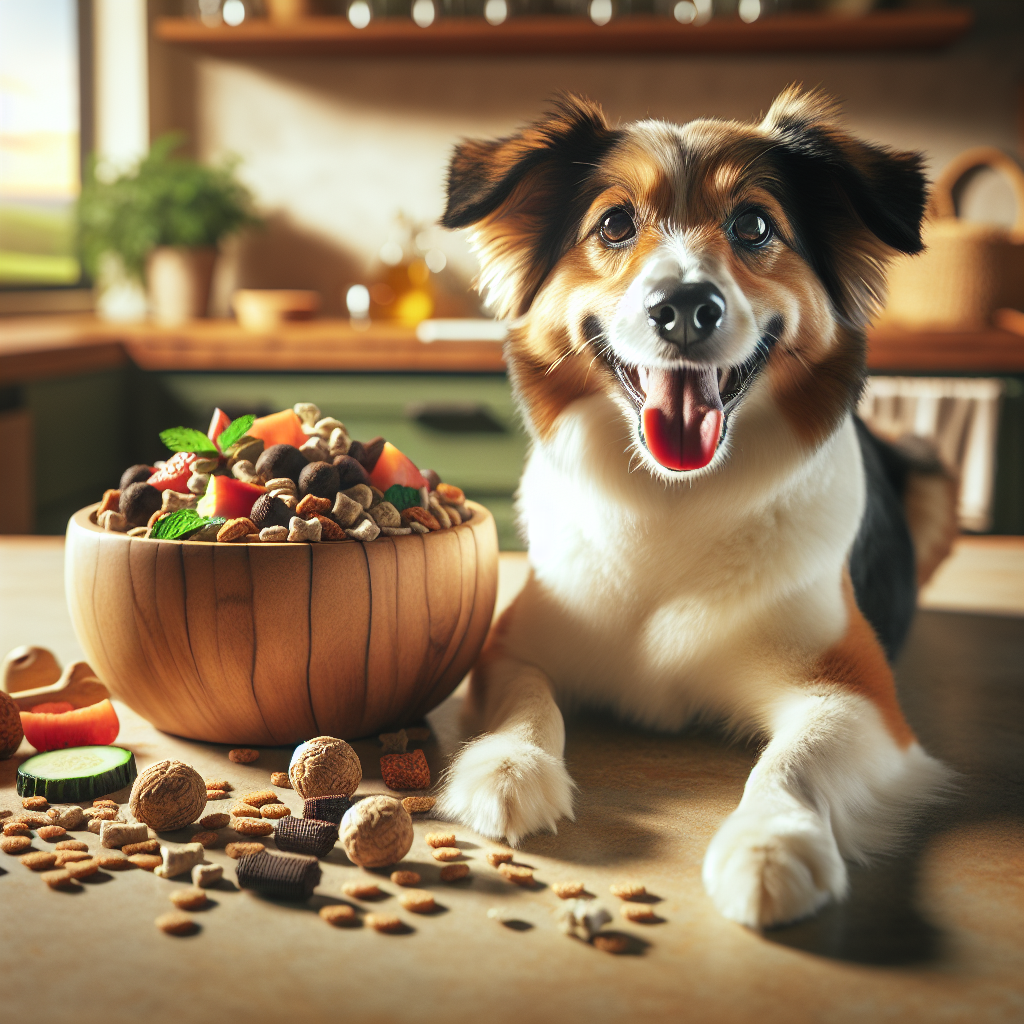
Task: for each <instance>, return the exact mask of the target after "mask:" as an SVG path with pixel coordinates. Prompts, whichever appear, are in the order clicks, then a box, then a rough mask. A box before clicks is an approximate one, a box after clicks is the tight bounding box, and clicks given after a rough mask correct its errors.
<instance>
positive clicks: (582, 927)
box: [557, 900, 612, 942]
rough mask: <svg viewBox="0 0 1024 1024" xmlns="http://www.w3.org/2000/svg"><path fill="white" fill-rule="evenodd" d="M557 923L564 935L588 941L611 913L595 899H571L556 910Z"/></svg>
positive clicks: (607, 919) (608, 918)
mask: <svg viewBox="0 0 1024 1024" xmlns="http://www.w3.org/2000/svg"><path fill="white" fill-rule="evenodd" d="M557 917H558V925H559V927H560V928H561V929H562V931H563V932H564V933H565V934H566V935H571V936H572V937H574V938H577V939H582V940H583V941H584V942H589V941H590V940H591V939H592V938H593V937H594V936H595V935H596V934H597V933H598V932H599V931H600V930H601V929H602V928H603V927H604V926H605V925H606V924H607V923H608V922H609V921H610V920H611V919H612V915H611V914H609V913H608V911H607V910H606V909H605V908H604V907H603V906H601V904H600V903H598V902H597V900H573V901H572V902H571V903H566V904H564V906H563V907H562V908H560V909H559V910H558V912H557Z"/></svg>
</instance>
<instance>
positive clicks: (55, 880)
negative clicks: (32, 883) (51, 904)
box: [41, 868, 78, 889]
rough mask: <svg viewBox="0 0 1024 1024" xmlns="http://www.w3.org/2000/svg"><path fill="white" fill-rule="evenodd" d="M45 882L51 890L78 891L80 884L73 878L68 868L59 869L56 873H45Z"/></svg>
mask: <svg viewBox="0 0 1024 1024" xmlns="http://www.w3.org/2000/svg"><path fill="white" fill-rule="evenodd" d="M41 877H42V879H43V881H44V882H45V883H46V884H47V885H48V886H49V887H50V888H51V889H77V888H78V883H77V882H76V881H75V880H74V879H73V878H72V877H71V872H70V871H68V869H67V868H58V869H57V870H56V871H44V872H43V873H42V876H41Z"/></svg>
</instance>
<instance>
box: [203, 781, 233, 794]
mask: <svg viewBox="0 0 1024 1024" xmlns="http://www.w3.org/2000/svg"><path fill="white" fill-rule="evenodd" d="M203 782H204V783H206V788H207V789H208V790H210V789H222V790H224V792H225V793H230V792H231V791H232V790H233V789H234V788H235V787H234V786H232V785H231V783H230V782H228V780H227V779H203Z"/></svg>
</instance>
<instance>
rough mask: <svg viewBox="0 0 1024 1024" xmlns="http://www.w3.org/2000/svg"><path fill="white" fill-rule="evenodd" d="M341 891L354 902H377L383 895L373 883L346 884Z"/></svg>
mask: <svg viewBox="0 0 1024 1024" xmlns="http://www.w3.org/2000/svg"><path fill="white" fill-rule="evenodd" d="M341 891H342V892H343V893H344V894H345V895H346V896H351V897H352V899H354V900H379V899H380V898H381V896H383V895H384V893H383V892H381V888H380V886H379V885H377V884H376V883H375V882H346V883H345V884H344V885H343V886H342V887H341Z"/></svg>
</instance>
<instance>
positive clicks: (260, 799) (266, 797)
mask: <svg viewBox="0 0 1024 1024" xmlns="http://www.w3.org/2000/svg"><path fill="white" fill-rule="evenodd" d="M239 799H240V800H241V801H242V803H243V804H248V805H249V806H250V807H262V806H263V805H264V804H272V803H276V802H277V794H276V793H275V792H274V791H273V790H272V789H259V790H256V791H255V792H253V793H246V794H245V795H244V796H241V797H239Z"/></svg>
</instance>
